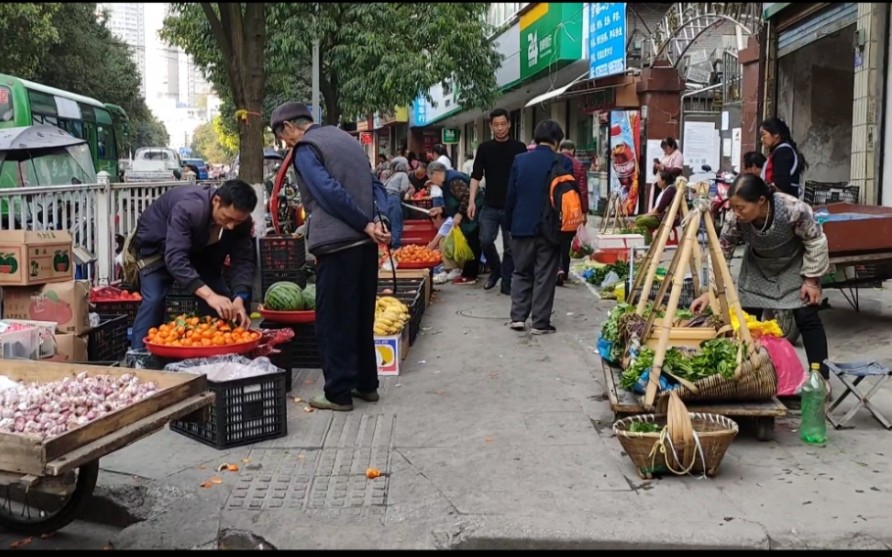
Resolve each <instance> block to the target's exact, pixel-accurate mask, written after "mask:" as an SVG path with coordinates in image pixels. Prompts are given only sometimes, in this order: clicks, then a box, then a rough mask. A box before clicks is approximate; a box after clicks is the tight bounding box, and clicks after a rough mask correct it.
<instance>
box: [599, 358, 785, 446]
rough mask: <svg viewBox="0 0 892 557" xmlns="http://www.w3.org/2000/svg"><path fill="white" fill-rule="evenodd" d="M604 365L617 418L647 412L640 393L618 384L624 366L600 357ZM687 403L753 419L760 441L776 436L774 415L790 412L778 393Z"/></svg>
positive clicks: (691, 407)
mask: <svg viewBox="0 0 892 557" xmlns="http://www.w3.org/2000/svg"><path fill="white" fill-rule="evenodd" d="M601 369H602V370H603V371H604V384H605V385H606V388H607V397H608V399H609V400H610V410H611V411H613V415H614V418H615V419H617V420H619V419H622V418H625V417H628V416H635V415H638V414H645V413H647V410H646V408H645V406H644V403H643V402H642V401H641V400H640V398H639V397H638V396H636V395H635V394H634V393H630V392H629V391H626V390H625V389H621V388H620V387H619V379H620V375H621V374H622V369H620V368H619V367H615V366H612V365H610V363H609V362H607V361H606V360H604V359H603V358H602V359H601ZM685 404H686V405H687V407H688V410H689V411H691V412H703V413H706V414H719V415H722V416H727V417H729V418H735V419H737V420H738V421H739V420H740V419H741V418H743V419H746V420H752V422H753V425H754V426H755V433H756V439H758V440H759V441H771V440H772V439H773V438H774V421H775V419H776V418H782V417H784V416H786V415H787V407H786V406H784V405H783V403H782V402H781V401H780V400H778V399H777V397H772V398H771V400H768V401H765V402H687V403H685Z"/></svg>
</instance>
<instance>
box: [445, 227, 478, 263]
mask: <svg viewBox="0 0 892 557" xmlns="http://www.w3.org/2000/svg"><path fill="white" fill-rule="evenodd" d="M443 255H444V256H445V257H446V258H447V259H451V260H452V261H455V262H456V263H458V264H459V265H462V264H464V263H467V262H468V261H472V260H473V259H474V251H473V250H472V249H471V246H470V245H469V244H468V240H467V238H465V235H464V234H462V231H461V228H459V227H457V226H453V227H452V230H451V231H450V232H449V235H448V236H447V237H446V241H445V242H444V245H443Z"/></svg>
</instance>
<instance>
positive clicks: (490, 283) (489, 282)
mask: <svg viewBox="0 0 892 557" xmlns="http://www.w3.org/2000/svg"><path fill="white" fill-rule="evenodd" d="M499 278H500V277H499V276H498V275H497V274H495V273H491V274H490V275H489V277H488V278H487V279H486V282H485V283H484V284H483V289H484V290H492V289H493V288H495V287H496V284H498V283H499Z"/></svg>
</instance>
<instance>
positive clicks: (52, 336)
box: [2, 319, 59, 360]
mask: <svg viewBox="0 0 892 557" xmlns="http://www.w3.org/2000/svg"><path fill="white" fill-rule="evenodd" d="M2 322H3V323H9V324H19V325H31V326H32V327H34V328H35V329H37V343H38V350H37V352H38V353H37V358H38V359H41V360H42V359H43V358H52V357H53V356H55V355H56V327H58V326H59V324H58V323H56V322H55V321H30V320H27V319H4V320H3V321H2Z"/></svg>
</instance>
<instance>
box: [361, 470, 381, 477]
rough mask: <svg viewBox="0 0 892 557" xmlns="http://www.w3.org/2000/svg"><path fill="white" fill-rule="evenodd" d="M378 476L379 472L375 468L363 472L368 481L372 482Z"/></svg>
mask: <svg viewBox="0 0 892 557" xmlns="http://www.w3.org/2000/svg"><path fill="white" fill-rule="evenodd" d="M380 475H381V470H378V469H377V468H369V469H367V470H366V471H365V477H366V478H368V479H370V480H374V479H375V478H377V477H379V476H380Z"/></svg>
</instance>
